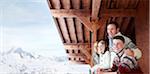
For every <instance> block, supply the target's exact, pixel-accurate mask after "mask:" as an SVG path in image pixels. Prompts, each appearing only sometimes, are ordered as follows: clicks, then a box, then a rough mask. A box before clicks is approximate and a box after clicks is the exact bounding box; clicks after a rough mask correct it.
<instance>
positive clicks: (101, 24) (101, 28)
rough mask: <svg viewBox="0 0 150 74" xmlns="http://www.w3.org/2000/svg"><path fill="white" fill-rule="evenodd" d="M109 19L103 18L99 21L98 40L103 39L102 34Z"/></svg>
mask: <svg viewBox="0 0 150 74" xmlns="http://www.w3.org/2000/svg"><path fill="white" fill-rule="evenodd" d="M108 19H109V17H104V18H102V19H101V21H100V22H99V23H100V24H99V25H100V26H101V27H100V28H99V30H98V39H104V37H105V36H104V34H105V32H106V26H107V24H106V23H107V20H108Z"/></svg>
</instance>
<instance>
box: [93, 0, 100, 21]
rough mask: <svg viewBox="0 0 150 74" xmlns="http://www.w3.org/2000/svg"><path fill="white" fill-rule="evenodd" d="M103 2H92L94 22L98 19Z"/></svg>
mask: <svg viewBox="0 0 150 74" xmlns="http://www.w3.org/2000/svg"><path fill="white" fill-rule="evenodd" d="M101 2H102V1H101V0H92V20H97V19H98V13H99V11H100V10H99V9H100V6H101Z"/></svg>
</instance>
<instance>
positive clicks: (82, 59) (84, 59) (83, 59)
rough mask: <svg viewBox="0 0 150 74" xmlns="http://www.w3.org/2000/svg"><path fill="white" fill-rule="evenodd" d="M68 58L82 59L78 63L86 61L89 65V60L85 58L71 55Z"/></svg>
mask: <svg viewBox="0 0 150 74" xmlns="http://www.w3.org/2000/svg"><path fill="white" fill-rule="evenodd" d="M68 57H70V58H80V61H76V62H77V63H80V62H82V61H85V62H86V63H89V60H88V59H87V58H86V57H85V56H71V55H69V56H68ZM71 62H75V60H71Z"/></svg>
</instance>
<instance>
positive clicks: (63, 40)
mask: <svg viewBox="0 0 150 74" xmlns="http://www.w3.org/2000/svg"><path fill="white" fill-rule="evenodd" d="M53 19H54V21H55V24H56V27H57V30H58V32H59V35H60V38H61V40H62V42H63V43H65V42H66V41H65V39H64V36H63V34H62V31H61V28H60V24H59V22H58V19H57V18H53Z"/></svg>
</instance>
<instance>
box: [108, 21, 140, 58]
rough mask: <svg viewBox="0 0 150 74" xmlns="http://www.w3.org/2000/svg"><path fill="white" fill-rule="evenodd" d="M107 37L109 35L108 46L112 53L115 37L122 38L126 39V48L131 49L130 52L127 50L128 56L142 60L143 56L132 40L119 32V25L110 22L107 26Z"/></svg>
mask: <svg viewBox="0 0 150 74" xmlns="http://www.w3.org/2000/svg"><path fill="white" fill-rule="evenodd" d="M107 35H108V45H109V49H110V51H112V47H113V37H114V36H122V37H123V38H124V39H125V48H129V49H128V50H126V54H128V55H130V56H134V57H135V58H136V59H139V58H141V56H142V53H141V51H140V50H139V49H138V48H137V47H136V45H135V44H134V43H133V42H132V41H131V39H130V38H128V37H126V36H124V35H122V34H121V32H119V26H118V23H116V22H110V23H109V24H108V25H107Z"/></svg>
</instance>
